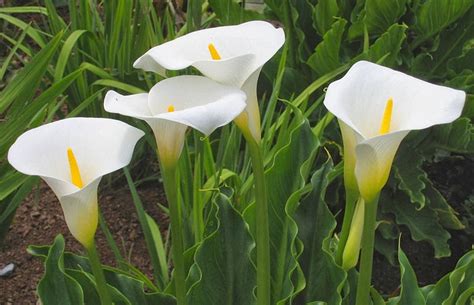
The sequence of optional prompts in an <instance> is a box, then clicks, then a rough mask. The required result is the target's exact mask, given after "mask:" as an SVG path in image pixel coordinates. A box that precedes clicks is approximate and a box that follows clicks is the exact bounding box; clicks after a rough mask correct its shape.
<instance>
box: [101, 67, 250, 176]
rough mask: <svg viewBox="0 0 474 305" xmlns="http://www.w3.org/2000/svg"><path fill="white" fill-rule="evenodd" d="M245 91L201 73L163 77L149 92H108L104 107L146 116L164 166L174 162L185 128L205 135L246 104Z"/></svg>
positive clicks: (229, 120)
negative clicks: (127, 93) (198, 74)
mask: <svg viewBox="0 0 474 305" xmlns="http://www.w3.org/2000/svg"><path fill="white" fill-rule="evenodd" d="M245 99H246V96H245V93H244V92H242V91H241V90H239V89H237V88H233V87H229V86H225V85H222V84H219V83H216V82H214V81H212V80H210V79H208V78H206V77H203V76H177V77H173V78H169V79H165V80H163V81H161V82H159V83H157V84H156V85H155V86H153V88H151V90H150V92H149V93H140V94H134V95H128V96H124V95H121V94H119V93H117V92H115V91H109V92H107V95H106V96H105V101H104V107H105V110H106V111H108V112H112V113H119V114H123V115H127V116H131V117H135V118H138V119H142V120H145V121H146V122H147V123H148V124H149V125H150V127H151V129H152V130H153V133H154V134H155V138H156V143H157V146H158V153H159V156H160V160H161V162H162V165H163V166H167V167H171V166H174V165H175V164H176V162H177V161H178V159H179V156H180V154H181V151H182V148H183V144H184V138H185V132H186V129H187V128H188V126H189V127H192V128H194V129H197V130H199V131H200V132H202V133H204V134H205V135H209V134H211V133H212V132H213V131H214V130H215V129H216V128H218V127H220V126H223V125H225V124H228V123H229V122H231V121H232V120H233V119H234V118H235V117H236V116H238V115H239V114H240V113H241V112H242V111H243V110H244V108H245Z"/></svg>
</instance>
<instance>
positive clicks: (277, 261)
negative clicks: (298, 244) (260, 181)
mask: <svg viewBox="0 0 474 305" xmlns="http://www.w3.org/2000/svg"><path fill="white" fill-rule="evenodd" d="M288 130H289V134H288V138H287V139H286V141H285V145H284V146H283V147H282V148H280V149H279V150H278V152H277V153H276V154H275V158H274V160H273V162H272V165H271V167H270V168H269V169H268V170H266V172H265V179H266V184H267V187H268V191H267V193H268V205H269V207H270V209H269V223H270V252H271V253H274V254H275V255H273V256H272V257H271V260H270V261H271V274H272V287H271V291H272V300H273V301H272V303H276V304H284V302H286V300H287V299H288V298H291V297H292V294H293V292H294V290H295V284H294V283H293V282H292V275H293V273H294V272H295V270H296V268H297V267H298V262H297V260H296V257H295V255H296V250H295V248H294V243H295V239H296V235H297V226H296V223H295V222H294V220H293V218H292V214H291V213H290V211H288V209H289V206H288V203H287V202H290V199H291V201H292V202H293V204H294V202H297V201H298V200H299V198H298V197H299V196H301V195H302V193H301V189H302V188H303V187H304V184H305V177H306V176H307V175H308V170H309V168H308V167H309V166H310V165H311V159H312V158H314V154H315V150H316V149H317V147H318V142H317V139H316V137H315V136H314V134H313V132H312V131H311V128H310V126H309V123H308V122H307V121H306V120H304V119H303V118H302V116H301V113H299V111H298V112H297V113H296V117H295V118H294V121H293V123H292V125H290V128H289V129H288ZM285 132H288V131H285ZM294 193H296V194H295V196H296V197H293V198H291V197H292V196H293V194H294ZM254 225H258V224H254Z"/></svg>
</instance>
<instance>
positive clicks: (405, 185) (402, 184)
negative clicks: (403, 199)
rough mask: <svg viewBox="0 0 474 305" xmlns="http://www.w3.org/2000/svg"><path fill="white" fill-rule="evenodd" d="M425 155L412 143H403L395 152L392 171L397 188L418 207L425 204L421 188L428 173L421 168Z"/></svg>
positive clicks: (422, 188) (423, 186) (423, 187)
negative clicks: (396, 181)
mask: <svg viewBox="0 0 474 305" xmlns="http://www.w3.org/2000/svg"><path fill="white" fill-rule="evenodd" d="M425 160H426V159H425V157H424V155H422V154H421V153H420V152H419V151H418V150H416V149H414V148H413V146H412V145H410V144H408V143H404V144H403V145H402V146H401V147H400V151H399V152H398V153H397V157H396V160H395V162H394V165H393V173H394V176H395V178H396V179H397V180H398V188H399V189H400V190H402V191H403V192H405V193H406V194H407V195H408V196H409V197H410V201H411V202H412V203H415V204H416V205H417V208H418V209H422V208H423V207H424V206H425V201H426V200H425V195H424V194H423V190H424V189H425V187H426V184H425V181H426V180H427V179H428V175H427V174H426V172H425V171H424V170H423V169H422V166H423V163H424V162H425Z"/></svg>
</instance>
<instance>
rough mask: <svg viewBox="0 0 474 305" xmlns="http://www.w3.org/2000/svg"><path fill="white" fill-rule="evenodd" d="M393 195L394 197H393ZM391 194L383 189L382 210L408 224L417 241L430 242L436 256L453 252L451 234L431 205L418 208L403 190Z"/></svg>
mask: <svg viewBox="0 0 474 305" xmlns="http://www.w3.org/2000/svg"><path fill="white" fill-rule="evenodd" d="M392 196H393V197H392ZM392 196H390V195H389V194H388V192H386V191H383V192H382V194H381V198H380V203H381V205H382V210H383V212H385V213H391V214H393V215H394V216H395V219H396V222H397V223H398V224H400V225H406V226H407V227H408V229H410V234H411V237H412V239H413V240H415V241H422V240H423V241H427V242H429V243H430V244H431V245H432V246H433V248H434V251H435V257H437V258H440V257H446V256H449V255H450V254H451V250H450V249H449V244H448V240H449V239H450V238H451V235H450V234H449V232H448V231H446V230H445V229H444V228H443V227H442V226H441V225H440V224H439V219H438V215H437V214H436V212H435V211H433V210H432V209H431V208H430V207H428V206H425V207H424V208H422V209H420V210H417V209H416V207H415V205H414V204H413V203H411V202H410V199H409V198H408V197H407V196H406V195H404V194H403V193H401V192H396V193H395V194H393V195H392Z"/></svg>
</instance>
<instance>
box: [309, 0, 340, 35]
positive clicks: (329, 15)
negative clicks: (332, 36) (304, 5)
mask: <svg viewBox="0 0 474 305" xmlns="http://www.w3.org/2000/svg"><path fill="white" fill-rule="evenodd" d="M338 11H339V7H338V6H337V2H336V1H334V0H320V1H318V3H317V4H316V6H315V7H314V9H313V26H314V28H315V29H316V30H317V31H318V33H319V35H320V36H321V37H322V36H324V34H325V33H326V32H327V31H328V30H329V29H330V28H331V25H332V24H333V23H334V22H335V21H336V19H335V18H334V17H335V16H337V13H338Z"/></svg>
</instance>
